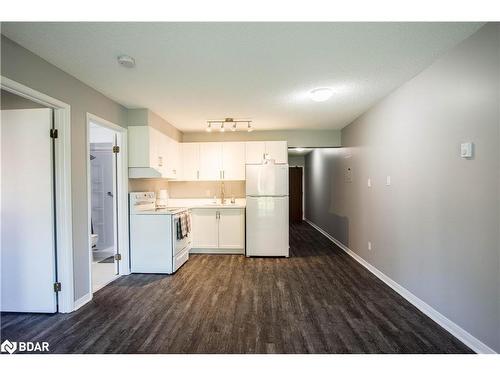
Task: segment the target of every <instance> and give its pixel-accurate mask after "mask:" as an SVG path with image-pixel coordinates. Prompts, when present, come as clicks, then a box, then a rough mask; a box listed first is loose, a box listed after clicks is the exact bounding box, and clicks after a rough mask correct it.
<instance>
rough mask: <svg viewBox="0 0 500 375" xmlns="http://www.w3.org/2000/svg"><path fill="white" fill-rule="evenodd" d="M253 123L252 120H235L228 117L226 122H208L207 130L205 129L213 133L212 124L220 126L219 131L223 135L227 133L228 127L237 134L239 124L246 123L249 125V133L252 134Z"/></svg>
mask: <svg viewBox="0 0 500 375" xmlns="http://www.w3.org/2000/svg"><path fill="white" fill-rule="evenodd" d="M251 122H252V121H250V120H235V119H234V118H232V117H226V118H225V119H224V120H208V121H207V128H206V129H205V130H206V131H207V132H211V131H212V124H215V125H216V126H219V127H220V128H219V130H220V131H221V132H222V133H223V132H225V131H226V127H227V128H229V129H231V131H233V132H235V131H237V130H238V124H240V123H246V124H247V131H249V132H251V131H252V130H253V128H252V125H250V124H251Z"/></svg>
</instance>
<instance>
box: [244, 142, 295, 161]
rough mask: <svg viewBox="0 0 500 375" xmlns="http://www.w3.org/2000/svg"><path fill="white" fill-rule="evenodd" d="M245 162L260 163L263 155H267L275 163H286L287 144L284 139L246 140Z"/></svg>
mask: <svg viewBox="0 0 500 375" xmlns="http://www.w3.org/2000/svg"><path fill="white" fill-rule="evenodd" d="M245 147H246V164H261V163H262V160H263V159H264V156H265V155H269V157H270V158H271V159H274V161H275V162H276V163H277V164H287V163H288V145H287V142H286V141H266V142H246V145H245Z"/></svg>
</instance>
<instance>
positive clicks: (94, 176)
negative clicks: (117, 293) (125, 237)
mask: <svg viewBox="0 0 500 375" xmlns="http://www.w3.org/2000/svg"><path fill="white" fill-rule="evenodd" d="M115 145H116V132H115V131H113V130H111V129H108V128H105V127H103V126H100V125H99V124H97V123H94V122H91V123H90V128H89V148H90V155H89V159H90V251H91V256H92V266H91V267H92V270H91V272H92V292H96V291H97V290H99V289H100V288H102V287H103V286H105V285H107V284H108V283H110V282H111V281H113V280H114V279H115V278H116V276H117V275H118V272H119V270H118V262H117V259H116V257H115V254H116V253H117V251H116V250H117V246H116V240H117V228H116V199H115V198H116V194H117V188H116V183H117V177H116V170H117V168H116V154H115V153H114V152H113V151H114V150H115V149H114V147H115Z"/></svg>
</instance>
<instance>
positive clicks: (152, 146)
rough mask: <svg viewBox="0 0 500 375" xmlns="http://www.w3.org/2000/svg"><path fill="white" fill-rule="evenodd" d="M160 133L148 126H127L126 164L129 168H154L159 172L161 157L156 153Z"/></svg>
mask: <svg viewBox="0 0 500 375" xmlns="http://www.w3.org/2000/svg"><path fill="white" fill-rule="evenodd" d="M159 134H161V133H160V132H159V131H157V130H156V129H153V128H151V127H149V126H130V127H129V128H128V166H129V167H131V168H154V169H155V170H157V171H158V173H161V166H162V163H161V158H160V155H159V153H158V151H159V147H160V145H159V143H160V137H159Z"/></svg>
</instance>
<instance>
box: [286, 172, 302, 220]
mask: <svg viewBox="0 0 500 375" xmlns="http://www.w3.org/2000/svg"><path fill="white" fill-rule="evenodd" d="M302 176H303V168H302V167H290V168H289V173H288V180H289V181H288V186H289V199H290V210H289V220H290V223H300V222H302V220H303V210H302V208H303V189H302V185H303V178H302Z"/></svg>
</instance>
